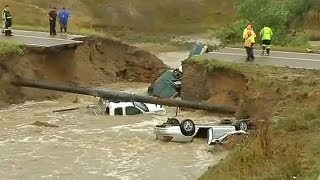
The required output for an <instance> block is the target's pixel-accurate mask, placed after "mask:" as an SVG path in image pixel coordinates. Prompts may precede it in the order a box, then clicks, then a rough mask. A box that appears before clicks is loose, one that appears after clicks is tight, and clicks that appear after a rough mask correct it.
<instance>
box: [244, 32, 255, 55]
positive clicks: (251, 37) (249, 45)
mask: <svg viewBox="0 0 320 180" xmlns="http://www.w3.org/2000/svg"><path fill="white" fill-rule="evenodd" d="M244 38H245V42H244V47H245V49H246V53H247V60H246V61H253V60H254V59H255V57H254V52H253V49H254V47H253V46H254V44H255V38H256V34H255V32H254V31H253V29H252V28H250V29H248V31H247V33H246V34H245V35H244Z"/></svg>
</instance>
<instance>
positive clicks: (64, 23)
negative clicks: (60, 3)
mask: <svg viewBox="0 0 320 180" xmlns="http://www.w3.org/2000/svg"><path fill="white" fill-rule="evenodd" d="M70 17H71V15H70V12H68V11H67V10H66V8H64V7H63V8H62V10H61V11H60V12H59V14H58V18H59V24H60V33H61V34H62V31H64V34H65V35H66V34H67V29H68V21H69V18H70Z"/></svg>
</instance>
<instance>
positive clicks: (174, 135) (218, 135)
mask: <svg viewBox="0 0 320 180" xmlns="http://www.w3.org/2000/svg"><path fill="white" fill-rule="evenodd" d="M249 125H250V122H249V120H247V119H244V120H240V121H237V122H236V123H233V122H232V121H231V120H229V121H227V120H223V121H222V122H221V123H220V125H217V124H194V122H193V121H192V120H190V119H186V120H183V121H181V123H180V122H179V120H177V119H175V118H169V119H168V120H167V122H166V123H163V124H162V125H157V126H156V127H155V129H154V133H155V134H156V138H157V139H160V140H163V141H166V142H169V141H173V142H192V140H193V139H194V138H195V137H206V138H207V140H208V144H209V145H210V144H215V143H220V142H222V141H223V140H225V139H226V138H227V137H228V136H230V135H232V134H246V131H247V130H248V129H249Z"/></svg>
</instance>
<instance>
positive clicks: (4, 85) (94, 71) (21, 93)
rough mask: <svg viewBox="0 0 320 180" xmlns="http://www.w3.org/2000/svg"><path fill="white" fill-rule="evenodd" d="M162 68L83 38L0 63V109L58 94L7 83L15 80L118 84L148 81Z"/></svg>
mask: <svg viewBox="0 0 320 180" xmlns="http://www.w3.org/2000/svg"><path fill="white" fill-rule="evenodd" d="M165 69H166V66H165V65H164V64H163V62H162V61H161V60H159V59H158V58H157V57H155V56H153V55H152V54H150V53H148V52H145V51H143V50H141V49H139V48H136V47H132V46H128V45H125V44H122V43H120V42H118V41H114V40H109V39H85V43H84V44H82V45H81V46H79V47H77V48H76V49H64V50H56V51H34V50H31V49H27V50H26V51H25V54H24V55H23V56H16V55H9V56H6V57H4V58H3V59H1V61H0V88H1V89H0V106H3V105H6V104H12V103H20V102H23V101H25V100H30V99H32V100H40V99H43V98H57V97H59V94H58V93H54V92H50V91H42V90H34V89H27V88H17V87H14V86H12V85H11V84H10V81H11V80H13V79H14V78H16V77H23V78H28V79H35V80H47V81H53V82H64V83H83V84H88V85H96V86H99V85H105V84H109V83H114V82H118V81H137V82H152V81H153V80H155V79H156V78H157V77H158V76H159V75H160V74H161V73H162V72H163V71H164V70H165Z"/></svg>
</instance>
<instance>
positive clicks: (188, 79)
mask: <svg viewBox="0 0 320 180" xmlns="http://www.w3.org/2000/svg"><path fill="white" fill-rule="evenodd" d="M182 66H183V71H184V75H183V78H182V92H181V95H182V98H183V99H187V100H193V101H207V102H210V103H213V104H218V105H224V106H228V107H231V108H235V109H237V112H236V114H235V116H236V118H239V119H241V118H249V117H250V118H252V119H265V118H268V117H270V114H271V113H272V112H273V107H274V106H275V105H276V104H277V103H278V101H279V99H280V98H281V96H280V95H279V94H278V93H274V92H268V91H260V92H256V91H251V89H249V87H250V80H249V78H248V77H247V76H246V75H244V74H241V73H239V72H236V71H233V70H231V69H230V70H229V69H219V68H217V69H214V70H210V71H209V70H208V68H207V67H206V66H205V65H203V64H200V63H197V62H194V61H192V60H186V61H184V62H183V64H182Z"/></svg>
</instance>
